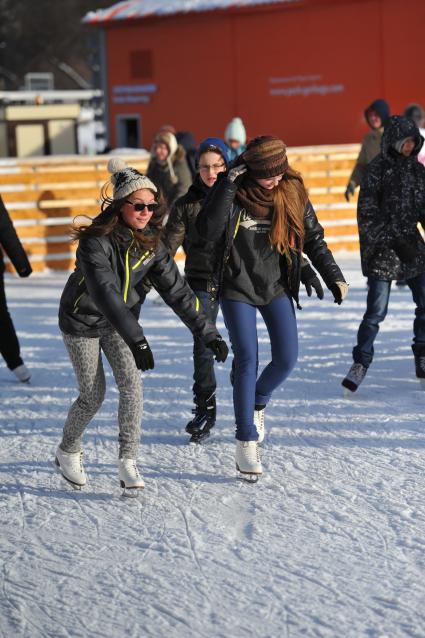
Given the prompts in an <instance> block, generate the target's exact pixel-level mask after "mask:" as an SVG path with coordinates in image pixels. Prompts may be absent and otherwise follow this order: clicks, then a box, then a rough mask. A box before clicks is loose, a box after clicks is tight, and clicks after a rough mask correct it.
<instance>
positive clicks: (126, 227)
mask: <svg viewBox="0 0 425 638" xmlns="http://www.w3.org/2000/svg"><path fill="white" fill-rule="evenodd" d="M108 170H109V172H110V173H112V177H111V181H110V183H111V184H112V186H113V196H112V198H111V197H108V196H107V189H108V186H109V185H110V183H107V184H106V185H105V186H104V188H103V189H102V200H103V204H102V212H101V214H100V215H99V216H98V217H96V218H95V219H94V221H93V223H92V224H91V225H85V226H81V227H79V228H76V227H75V228H74V229H73V238H74V239H76V240H77V241H78V248H77V258H76V268H75V270H74V272H73V273H72V275H71V276H70V277H69V279H68V282H67V284H66V285H65V288H64V291H63V293H62V297H61V300H60V307H59V326H60V329H61V331H62V334H63V339H64V342H65V346H66V348H67V350H68V353H69V356H70V359H71V362H72V365H73V368H74V371H75V374H76V377H77V381H78V387H79V396H78V398H77V400H76V401H75V402H74V403H73V405H72V406H71V408H70V410H69V413H68V417H67V419H66V422H65V426H64V430H63V437H62V441H61V443H60V444H59V446H58V448H57V450H56V458H55V463H56V466H57V468H58V469H59V471H60V472H61V474H62V475H63V477H64V478H65V479H66V480H67V481H69V482H70V483H71V484H72V486H73V487H75V488H76V489H81V487H83V486H84V485H85V484H86V481H87V477H86V474H85V471H84V467H83V463H82V454H83V453H82V450H81V439H82V436H83V433H84V430H85V428H86V426H87V425H88V423H89V421H90V420H91V419H92V418H93V416H94V415H95V414H96V412H97V411H98V410H99V408H100V406H101V404H102V402H103V399H104V396H105V374H104V371H103V364H102V356H101V352H102V351H103V353H104V355H105V356H106V358H107V360H108V361H109V363H110V365H111V368H112V372H113V375H114V378H115V381H116V384H117V386H118V390H119V408H118V425H119V461H118V467H119V480H120V484H121V487H123V488H124V490H125V493H126V494H130V493H131V494H134V493H136V492H137V490H138V489H141V488H143V487H144V482H143V479H142V477H141V476H140V474H139V471H138V468H137V455H138V445H139V436H140V423H141V419H142V385H141V378H140V373H139V370H143V371H145V370H150V369H152V368H153V367H154V358H153V354H152V351H151V349H150V347H149V344H148V342H147V340H146V337H145V335H144V332H143V329H142V326H141V325H140V323H139V321H138V317H139V313H140V307H141V305H142V303H143V301H144V298H145V292H144V286H143V278H144V277H146V276H147V275H149V279H150V281H151V283H152V284H153V286H154V287H155V288H156V289H157V290H158V292H159V293H160V295H161V297H162V298H163V299H164V301H165V302H166V303H167V304H168V305H169V306H171V308H172V309H173V310H174V311H175V312H176V314H177V315H178V316H179V317H180V318H181V319H182V321H183V322H184V323H185V324H186V325H187V326H188V327H189V328H190V330H191V331H192V333H193V334H194V335H196V336H197V337H199V338H200V339H202V340H203V341H204V343H205V344H206V345H207V346H208V347H209V348H211V350H212V351H213V352H214V354H215V356H216V359H217V361H224V360H225V359H226V356H227V346H226V344H225V342H224V341H223V340H222V339H221V337H220V335H219V334H218V332H217V330H216V328H215V326H214V324H213V323H212V322H211V321H210V320H209V319H207V317H206V316H205V314H204V313H203V312H202V310H200V309H199V308H198V306H199V304H198V303H197V299H196V297H195V295H194V293H193V292H192V291H191V289H190V288H189V286H188V284H187V283H186V282H185V280H184V279H183V277H182V276H181V275H180V274H179V271H178V268H177V266H176V264H175V262H174V261H173V259H172V258H171V257H170V256H169V253H168V251H167V250H166V249H165V247H164V245H163V244H162V242H161V241H160V233H161V229H162V223H163V216H164V212H165V206H164V204H163V203H162V201H160V199H159V195H158V189H157V187H156V186H155V184H154V183H153V182H152V181H151V180H150V179H149V178H148V177H146V176H145V175H142V174H141V173H139V171H137V170H136V169H134V168H131V167H129V166H127V165H126V164H125V162H123V160H121V159H120V158H113V159H111V160H110V161H109V164H108ZM126 490H127V491H126Z"/></svg>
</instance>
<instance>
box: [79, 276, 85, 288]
mask: <svg viewBox="0 0 425 638" xmlns="http://www.w3.org/2000/svg"><path fill="white" fill-rule="evenodd" d="M83 281H84V277H81V279H80V281H79V282H78V285H79V286H81V284H82V283H83Z"/></svg>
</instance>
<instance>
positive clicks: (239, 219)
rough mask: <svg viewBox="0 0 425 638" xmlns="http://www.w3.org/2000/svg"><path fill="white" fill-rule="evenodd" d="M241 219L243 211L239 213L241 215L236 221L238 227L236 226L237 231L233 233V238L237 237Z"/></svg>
mask: <svg viewBox="0 0 425 638" xmlns="http://www.w3.org/2000/svg"><path fill="white" fill-rule="evenodd" d="M240 221H241V213H239V215H238V221H237V222H236V228H235V232H234V233H233V239H234V238H235V237H236V235H237V232H238V230H239V223H240Z"/></svg>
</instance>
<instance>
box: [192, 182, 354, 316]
mask: <svg viewBox="0 0 425 638" xmlns="http://www.w3.org/2000/svg"><path fill="white" fill-rule="evenodd" d="M237 189H238V186H237V184H235V183H234V182H231V181H230V180H229V179H228V178H227V176H226V175H225V174H223V177H221V175H220V176H219V178H218V180H217V182H216V183H215V185H214V186H213V188H212V189H211V193H210V194H209V196H208V197H207V199H206V200H205V202H204V205H203V207H202V209H201V211H200V213H199V214H198V217H197V221H196V227H197V230H198V232H199V234H200V236H201V237H204V238H208V239H209V240H210V241H213V242H215V250H214V252H213V253H211V255H210V260H212V263H215V260H216V259H217V256H218V257H219V267H218V272H217V279H218V281H219V282H220V283H221V281H222V279H223V274H224V266H225V264H226V262H227V261H228V259H229V258H230V253H231V248H232V244H233V241H234V239H235V237H236V234H237V229H238V224H239V219H240V216H241V213H242V211H243V210H244V209H243V207H242V206H241V204H239V203H238V202H237V201H235V195H236V191H237ZM304 228H305V237H304V246H303V248H302V250H303V251H304V252H305V253H306V254H307V256H308V257H309V259H311V261H312V263H313V266H314V267H315V268H317V270H318V271H319V273H320V275H321V276H322V278H323V280H324V282H325V284H326V285H327V286H328V288H329V287H330V286H332V284H334V283H336V282H337V281H341V282H343V281H345V279H344V276H343V274H342V272H341V270H340V268H339V267H338V266H337V264H336V263H335V260H334V258H333V255H332V253H331V251H330V250H329V248H328V246H327V244H326V242H325V239H324V233H323V228H322V226H321V225H320V224H319V221H318V219H317V217H316V213H315V212H314V209H313V206H312V205H311V203H310V202H307V205H306V207H305V211H304ZM291 258H292V264H291V266H290V267H288V264H287V261H286V258H285V257H284V256H282V258H281V271H282V277H283V278H285V279H286V278H287V281H286V282H285V283H286V288H287V290H288V292H289V294H290V296H291V297H292V298H293V299H294V301H295V302H296V303H297V305H298V306H299V288H300V280H301V267H302V265H303V264H304V263H305V261H304V260H303V257H302V253H301V252H300V251H293V252H292V255H291Z"/></svg>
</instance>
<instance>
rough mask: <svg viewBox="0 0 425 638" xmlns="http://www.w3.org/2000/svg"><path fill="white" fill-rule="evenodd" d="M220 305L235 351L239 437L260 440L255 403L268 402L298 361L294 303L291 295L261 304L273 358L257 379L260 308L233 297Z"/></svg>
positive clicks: (234, 387) (237, 431)
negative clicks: (256, 424) (255, 415)
mask: <svg viewBox="0 0 425 638" xmlns="http://www.w3.org/2000/svg"><path fill="white" fill-rule="evenodd" d="M220 305H221V310H222V312H223V317H224V322H225V324H226V328H227V330H228V332H229V337H230V341H231V344H232V349H233V353H234V362H235V370H234V383H233V405H234V409H235V419H236V438H237V439H238V440H239V441H256V440H257V439H258V433H257V429H256V427H255V425H254V408H255V405H256V404H262V405H267V403H268V402H269V400H270V398H271V395H272V392H273V390H275V389H276V388H277V387H278V386H279V385H280V384H281V383H283V381H284V380H285V379H286V378H287V377H288V376H289V374H290V372H291V371H292V369H293V368H294V366H295V363H296V361H297V357H298V334H297V322H296V319H295V312H294V306H293V304H292V301H291V300H290V299H289V297H279V298H278V299H275V300H274V301H272V302H271V303H270V304H268V305H267V306H258V310H259V311H260V313H261V316H262V317H263V319H264V323H265V324H266V327H267V331H268V333H269V337H270V345H271V355H272V360H271V361H270V363H268V364H267V365H266V367H265V368H264V370H263V371H262V373H261V374H260V376H259V378H258V379H257V373H258V336H257V307H256V306H252V305H250V304H247V303H243V302H241V301H231V300H230V299H221V300H220Z"/></svg>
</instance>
